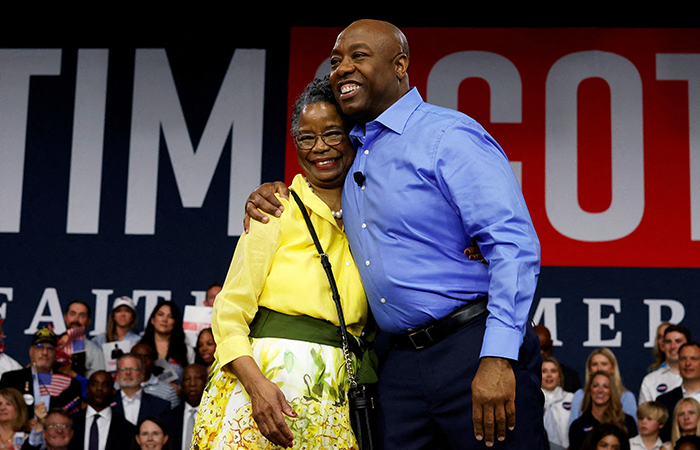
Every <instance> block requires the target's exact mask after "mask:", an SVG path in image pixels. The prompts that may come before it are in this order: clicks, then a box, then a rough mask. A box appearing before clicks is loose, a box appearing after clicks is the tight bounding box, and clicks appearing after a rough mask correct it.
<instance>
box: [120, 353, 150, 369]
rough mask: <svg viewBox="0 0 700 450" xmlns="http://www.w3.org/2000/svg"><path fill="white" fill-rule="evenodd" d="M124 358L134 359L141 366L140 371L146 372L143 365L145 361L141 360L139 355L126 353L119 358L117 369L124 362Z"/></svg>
mask: <svg viewBox="0 0 700 450" xmlns="http://www.w3.org/2000/svg"><path fill="white" fill-rule="evenodd" d="M124 358H134V359H135V360H136V361H138V364H139V370H140V371H141V372H143V371H144V370H145V368H144V364H143V359H141V356H139V355H137V354H136V353H124V354H123V355H122V356H120V357H119V358H117V367H119V364H120V363H121V362H122V360H123V359H124Z"/></svg>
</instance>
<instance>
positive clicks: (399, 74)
mask: <svg viewBox="0 0 700 450" xmlns="http://www.w3.org/2000/svg"><path fill="white" fill-rule="evenodd" d="M394 67H395V70H396V78H398V79H399V80H403V79H404V77H405V76H406V72H407V71H408V55H407V54H405V53H399V54H398V55H396V58H394Z"/></svg>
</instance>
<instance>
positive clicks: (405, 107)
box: [350, 87, 423, 136]
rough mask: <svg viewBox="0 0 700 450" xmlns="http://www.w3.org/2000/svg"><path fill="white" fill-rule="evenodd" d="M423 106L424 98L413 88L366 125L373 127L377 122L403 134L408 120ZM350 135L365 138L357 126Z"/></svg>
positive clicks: (360, 127) (360, 128)
mask: <svg viewBox="0 0 700 450" xmlns="http://www.w3.org/2000/svg"><path fill="white" fill-rule="evenodd" d="M421 104H423V97H421V95H420V93H419V92H418V89H417V88H415V87H413V88H411V90H409V91H408V92H406V94H404V95H403V96H402V97H401V98H400V99H398V100H397V101H396V102H394V104H393V105H391V106H390V107H388V108H387V109H386V110H385V111H384V112H383V113H381V114H380V115H379V117H377V118H376V119H374V120H373V121H372V122H369V123H368V124H366V126H371V124H373V123H375V122H376V123H379V124H381V125H383V126H384V127H386V128H389V129H390V130H392V131H393V132H395V133H398V134H401V133H403V130H404V129H405V128H406V123H407V122H408V119H409V118H410V117H411V115H412V114H413V112H414V111H415V110H416V109H417V108H418V107H419V106H420V105H421ZM350 135H351V136H363V135H364V132H363V131H362V126H361V125H357V126H355V128H353V130H352V132H351V133H350Z"/></svg>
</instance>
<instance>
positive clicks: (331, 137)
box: [294, 131, 345, 150]
mask: <svg viewBox="0 0 700 450" xmlns="http://www.w3.org/2000/svg"><path fill="white" fill-rule="evenodd" d="M319 137H320V138H321V140H322V141H323V142H324V143H325V144H326V145H327V146H329V147H333V146H335V145H338V144H340V143H341V142H343V138H344V137H345V133H341V132H340V131H327V132H325V133H321V134H299V135H297V136H295V137H294V141H295V142H296V143H297V146H298V147H299V148H300V149H302V150H311V149H312V148H314V147H315V146H316V142H317V140H318V138H319Z"/></svg>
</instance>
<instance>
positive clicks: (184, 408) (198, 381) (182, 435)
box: [165, 364, 207, 450]
mask: <svg viewBox="0 0 700 450" xmlns="http://www.w3.org/2000/svg"><path fill="white" fill-rule="evenodd" d="M206 384H207V369H206V368H204V366H201V365H199V364H190V365H189V366H187V367H185V370H183V371H182V399H183V402H182V403H180V405H179V406H178V407H177V408H175V409H173V410H172V411H171V412H170V413H169V414H168V415H167V416H165V422H166V423H167V424H168V429H169V430H170V442H171V444H172V447H173V450H188V449H189V448H190V444H191V442H192V430H193V429H194V420H195V418H196V416H197V409H199V403H200V401H201V400H202V393H203V392H204V386H205V385H206Z"/></svg>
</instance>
